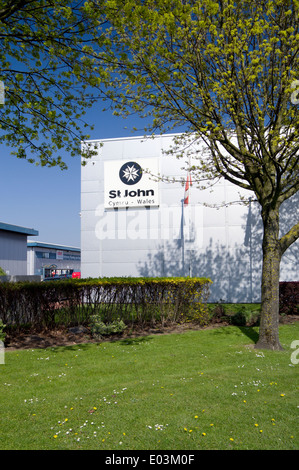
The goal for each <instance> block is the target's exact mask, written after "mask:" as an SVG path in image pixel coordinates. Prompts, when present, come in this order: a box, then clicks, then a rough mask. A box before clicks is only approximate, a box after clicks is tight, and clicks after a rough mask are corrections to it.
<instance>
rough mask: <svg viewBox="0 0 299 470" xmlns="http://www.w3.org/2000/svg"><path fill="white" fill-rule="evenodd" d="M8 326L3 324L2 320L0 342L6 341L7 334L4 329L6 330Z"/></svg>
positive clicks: (0, 323)
mask: <svg viewBox="0 0 299 470" xmlns="http://www.w3.org/2000/svg"><path fill="white" fill-rule="evenodd" d="M5 326H6V325H4V324H3V321H2V320H0V341H4V340H5V336H6V333H4V331H3V330H4V328H5Z"/></svg>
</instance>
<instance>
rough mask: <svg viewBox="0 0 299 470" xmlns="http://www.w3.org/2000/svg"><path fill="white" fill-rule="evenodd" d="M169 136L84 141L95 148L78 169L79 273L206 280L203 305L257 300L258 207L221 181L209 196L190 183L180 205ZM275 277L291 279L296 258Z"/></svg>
mask: <svg viewBox="0 0 299 470" xmlns="http://www.w3.org/2000/svg"><path fill="white" fill-rule="evenodd" d="M173 137H174V136H173V135H162V136H156V137H155V138H152V137H151V138H143V137H132V138H119V139H105V140H101V141H90V142H89V144H91V145H97V146H98V150H97V155H96V156H94V157H93V158H92V159H90V160H88V161H87V163H86V165H85V166H83V167H82V172H81V276H82V277H113V276H149V277H160V276H189V275H190V276H198V277H208V278H210V279H211V280H212V281H213V285H212V287H211V296H210V301H219V300H223V301H226V302H235V301H239V302H251V301H259V300H260V271H261V236H262V231H261V223H260V217H259V213H258V210H259V209H258V207H257V206H258V205H257V203H256V202H254V201H252V203H251V205H250V210H249V206H245V205H244V204H242V203H241V201H240V193H242V194H243V196H246V198H247V199H249V198H250V196H253V195H252V194H251V193H250V192H248V191H245V190H241V189H240V188H239V187H237V186H235V185H232V184H230V183H229V182H228V181H226V180H221V181H220V182H219V183H217V184H216V185H215V186H213V190H212V191H211V190H210V189H205V190H199V189H197V188H196V183H195V182H193V185H192V187H191V188H190V189H189V204H188V205H184V197H185V184H182V182H179V181H178V180H180V179H183V180H184V181H186V178H187V173H186V170H184V169H182V167H183V166H184V165H185V164H184V161H183V160H181V159H176V158H175V157H174V156H170V155H165V151H166V150H168V149H169V148H170V146H171V144H172V142H173ZM99 144H101V145H99ZM141 170H143V171H141ZM155 175H156V176H157V175H160V176H163V177H168V178H169V179H170V180H172V179H174V180H176V182H166V181H164V180H161V178H154V176H155ZM297 249H298V245H297ZM282 273H283V280H297V279H298V265H297V258H296V256H295V257H294V259H293V258H292V256H291V257H288V259H287V260H286V262H283V263H282Z"/></svg>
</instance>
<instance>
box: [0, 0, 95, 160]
mask: <svg viewBox="0 0 299 470" xmlns="http://www.w3.org/2000/svg"><path fill="white" fill-rule="evenodd" d="M90 3H91V2H88V1H86V2H84V1H81V0H77V1H75V2H68V1H67V0H60V1H55V0H7V1H6V2H1V6H0V44H1V49H0V80H1V81H2V83H3V85H4V89H5V102H4V103H3V104H1V105H0V142H2V143H6V144H7V145H9V146H10V147H12V148H13V149H14V151H13V152H12V153H13V154H15V155H16V156H17V157H19V158H27V159H28V161H29V162H36V164H41V165H43V166H52V165H59V166H60V167H61V168H62V169H64V168H66V164H65V162H64V161H63V158H62V156H61V154H60V152H61V150H62V149H63V150H65V151H66V152H68V153H69V155H71V156H75V155H80V153H81V141H84V140H85V139H86V138H88V135H85V134H84V132H85V128H86V127H87V124H86V123H85V122H84V121H83V119H82V117H83V115H84V114H85V110H86V109H87V108H88V107H90V106H91V105H92V103H93V102H94V100H95V99H96V98H97V97H96V96H95V94H94V92H95V89H96V87H97V88H98V84H99V82H100V81H101V73H104V71H103V69H102V71H101V70H97V67H96V66H95V64H94V60H93V53H94V51H96V41H94V40H93V39H94V35H95V34H96V35H97V32H96V27H95V26H96V25H98V23H96V25H95V20H94V16H93V14H92V11H91V9H90ZM96 39H97V44H99V38H98V37H96ZM91 45H93V48H92V47H91ZM95 72H96V75H95ZM97 93H98V92H97ZM85 155H86V156H88V149H86V154H85Z"/></svg>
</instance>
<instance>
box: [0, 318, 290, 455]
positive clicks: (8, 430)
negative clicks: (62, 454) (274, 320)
mask: <svg viewBox="0 0 299 470" xmlns="http://www.w3.org/2000/svg"><path fill="white" fill-rule="evenodd" d="M256 337H257V328H255V327H247V328H245V327H236V326H228V327H221V328H215V329H204V330H200V331H190V332H185V333H182V334H170V335H160V336H147V337H140V338H135V339H126V340H121V341H116V342H102V343H99V344H85V345H84V344H83V345H79V346H71V347H57V348H51V349H43V350H42V349H35V350H22V351H6V352H5V364H3V365H1V364H0V396H1V401H0V416H1V428H0V449H2V450H8V449H13V450H19V449H22V450H29V449H32V450H37V449H40V450H42V449H47V450H52V449H53V450H54V449H64V450H68V449H69V450H75V449H84V450H85V449H97V450H115V451H117V450H141V449H143V450H202V449H210V450H213V449H214V450H227V449H235V450H237V449H251V450H255V449H268V450H270V449H275V450H293V449H298V448H299V446H298V441H299V440H298V437H299V436H298V411H299V403H298V371H299V364H294V363H292V362H291V354H292V353H294V350H292V349H291V348H290V346H291V343H292V342H293V341H294V340H298V339H299V322H295V323H294V324H291V325H282V326H281V327H280V341H281V343H282V345H283V346H284V351H281V352H278V351H260V350H255V349H254V348H253V344H254V342H255V341H256ZM293 362H295V361H293Z"/></svg>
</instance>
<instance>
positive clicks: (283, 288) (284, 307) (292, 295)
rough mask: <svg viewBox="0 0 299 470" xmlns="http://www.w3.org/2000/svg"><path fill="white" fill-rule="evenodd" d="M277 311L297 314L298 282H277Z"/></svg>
mask: <svg viewBox="0 0 299 470" xmlns="http://www.w3.org/2000/svg"><path fill="white" fill-rule="evenodd" d="M279 312H280V313H284V314H287V315H298V314H299V282H280V283H279Z"/></svg>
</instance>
